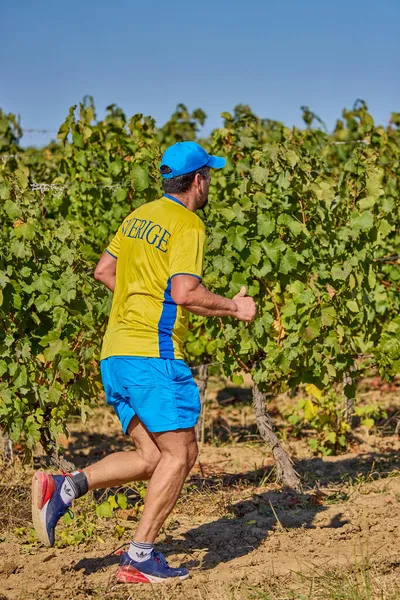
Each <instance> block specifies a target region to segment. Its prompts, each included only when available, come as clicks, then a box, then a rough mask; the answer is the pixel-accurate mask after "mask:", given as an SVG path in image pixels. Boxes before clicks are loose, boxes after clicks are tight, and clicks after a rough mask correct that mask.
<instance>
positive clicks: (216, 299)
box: [171, 274, 256, 322]
mask: <svg viewBox="0 0 400 600" xmlns="http://www.w3.org/2000/svg"><path fill="white" fill-rule="evenodd" d="M171 296H172V299H173V300H174V302H175V303H176V304H179V305H180V306H183V307H184V308H186V310H189V311H190V312H192V313H194V314H196V315H201V316H205V317H235V318H236V319H239V320H241V321H247V322H250V321H252V320H253V319H254V317H255V315H256V305H255V302H254V300H253V298H250V297H249V296H246V288H245V287H244V286H243V287H242V289H241V290H240V292H239V293H238V294H237V295H236V296H235V297H234V298H233V299H231V298H224V297H223V296H219V295H218V294H213V293H212V292H210V290H208V289H207V288H206V287H205V286H204V285H202V284H201V283H200V280H199V279H198V278H197V277H193V276H191V275H183V274H182V275H175V276H174V277H172V283H171Z"/></svg>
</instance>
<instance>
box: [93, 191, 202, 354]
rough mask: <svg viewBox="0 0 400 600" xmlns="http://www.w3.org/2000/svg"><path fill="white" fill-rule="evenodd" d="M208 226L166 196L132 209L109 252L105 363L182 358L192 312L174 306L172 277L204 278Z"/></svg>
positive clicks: (179, 203)
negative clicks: (111, 276)
mask: <svg viewBox="0 0 400 600" xmlns="http://www.w3.org/2000/svg"><path fill="white" fill-rule="evenodd" d="M204 243H205V228H204V224H203V222H202V220H201V219H200V218H199V217H198V216H197V215H196V214H195V213H194V212H192V211H190V210H189V209H187V208H186V207H185V206H184V204H182V203H181V202H180V201H179V200H178V199H176V198H174V197H173V196H169V195H165V196H164V197H163V198H161V199H160V200H154V201H153V202H149V203H148V204H144V205H142V206H141V207H140V208H138V209H137V210H135V211H133V212H132V213H131V214H130V215H129V216H128V217H127V218H126V219H125V220H124V222H123V223H122V225H121V227H120V228H119V229H118V232H117V234H116V235H115V237H114V239H113V240H112V241H111V243H110V245H109V246H108V248H107V252H109V254H111V255H112V256H114V257H115V258H117V259H118V260H117V272H116V283H115V290H114V297H113V303H112V308H111V314H110V319H109V323H108V327H107V331H106V334H105V336H104V340H103V348H102V352H101V359H103V358H108V357H109V356H148V357H153V358H183V339H184V337H185V333H186V330H187V326H188V311H186V310H185V309H184V308H182V307H181V306H178V305H176V304H175V302H174V301H173V299H172V296H171V279H172V277H174V276H175V275H179V274H188V275H194V276H195V277H198V278H199V279H200V280H201V277H202V270H203V255H204Z"/></svg>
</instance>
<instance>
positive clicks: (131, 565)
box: [117, 550, 189, 583]
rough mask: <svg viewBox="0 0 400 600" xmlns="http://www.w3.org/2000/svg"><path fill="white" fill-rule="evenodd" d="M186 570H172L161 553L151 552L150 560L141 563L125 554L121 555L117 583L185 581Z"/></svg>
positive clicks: (187, 575)
mask: <svg viewBox="0 0 400 600" xmlns="http://www.w3.org/2000/svg"><path fill="white" fill-rule="evenodd" d="M188 577H189V571H188V570H187V569H184V568H181V569H173V568H172V567H170V566H169V565H168V563H167V561H166V560H165V558H164V556H163V555H162V554H161V552H156V551H155V550H153V551H152V553H151V555H150V558H149V559H147V560H144V561H143V562H136V561H135V560H132V559H131V557H130V556H129V554H128V553H127V552H124V553H123V554H121V559H120V562H119V569H118V572H117V581H118V582H119V583H165V582H166V581H171V579H176V578H178V579H181V580H183V579H187V578H188Z"/></svg>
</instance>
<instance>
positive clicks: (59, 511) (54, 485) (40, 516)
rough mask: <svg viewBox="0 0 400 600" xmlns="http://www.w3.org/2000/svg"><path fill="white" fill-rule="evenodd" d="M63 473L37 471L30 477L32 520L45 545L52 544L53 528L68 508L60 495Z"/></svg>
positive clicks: (63, 478)
mask: <svg viewBox="0 0 400 600" xmlns="http://www.w3.org/2000/svg"><path fill="white" fill-rule="evenodd" d="M64 480H65V475H50V474H49V473H44V472H43V471H38V472H37V473H35V474H34V476H33V479H32V521H33V526H34V528H35V531H36V533H37V536H38V538H39V540H40V541H41V542H42V543H43V544H44V545H45V546H53V545H54V530H55V527H56V525H57V523H58V521H59V520H60V519H61V517H62V516H63V515H65V513H66V512H68V510H70V504H65V502H64V501H63V500H62V498H61V495H60V489H61V486H62V484H63V483H64Z"/></svg>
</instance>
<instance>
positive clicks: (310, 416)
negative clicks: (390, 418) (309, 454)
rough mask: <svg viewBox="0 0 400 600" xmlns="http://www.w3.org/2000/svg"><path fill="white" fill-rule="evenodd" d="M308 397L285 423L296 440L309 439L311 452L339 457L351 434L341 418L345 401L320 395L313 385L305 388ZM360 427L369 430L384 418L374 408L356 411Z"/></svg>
mask: <svg viewBox="0 0 400 600" xmlns="http://www.w3.org/2000/svg"><path fill="white" fill-rule="evenodd" d="M305 391H306V392H307V393H308V396H306V397H301V398H300V399H299V400H298V401H297V404H296V405H295V406H294V407H293V408H292V409H291V410H290V411H288V412H287V414H286V415H285V416H286V419H287V421H288V423H289V424H290V426H291V434H292V435H294V436H295V437H300V436H304V435H305V434H306V435H308V436H309V440H308V444H309V446H310V448H311V450H312V451H313V452H315V453H316V454H322V455H323V456H329V455H331V454H340V453H341V452H345V451H346V450H347V448H348V442H349V441H350V439H351V434H352V430H351V427H350V425H349V424H348V423H347V422H346V420H345V418H344V413H345V411H344V399H343V396H342V395H339V394H338V393H337V392H336V391H334V390H330V391H328V392H327V393H326V394H322V393H321V391H320V390H318V388H317V387H316V386H314V385H313V384H309V385H306V386H305ZM354 412H355V415H356V417H358V418H359V420H360V425H362V426H363V427H366V428H367V429H371V428H372V427H374V425H375V421H376V420H378V419H381V418H382V417H387V414H386V412H385V411H384V410H382V409H381V408H380V407H379V406H377V405H376V404H363V405H358V406H356V407H355V411H354Z"/></svg>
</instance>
